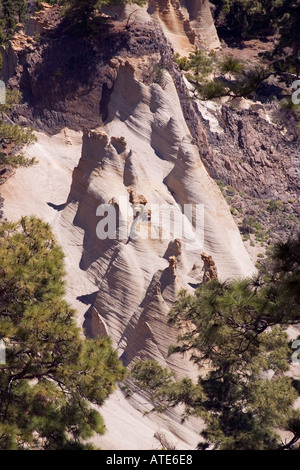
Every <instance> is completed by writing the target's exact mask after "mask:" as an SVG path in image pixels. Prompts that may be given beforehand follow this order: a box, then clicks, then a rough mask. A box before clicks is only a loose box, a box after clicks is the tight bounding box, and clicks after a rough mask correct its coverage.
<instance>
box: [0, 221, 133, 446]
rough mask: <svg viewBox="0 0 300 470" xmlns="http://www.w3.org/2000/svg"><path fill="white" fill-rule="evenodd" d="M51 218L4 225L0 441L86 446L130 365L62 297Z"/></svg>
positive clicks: (0, 232)
mask: <svg viewBox="0 0 300 470" xmlns="http://www.w3.org/2000/svg"><path fill="white" fill-rule="evenodd" d="M63 258H64V256H63V253H62V250H61V249H60V247H59V246H58V245H57V243H56V241H55V239H54V237H53V234H52V233H51V230H50V227H49V225H48V224H45V223H44V222H42V221H40V220H38V219H36V218H34V217H31V218H29V219H28V218H22V219H21V221H20V222H19V223H15V224H13V223H2V224H1V225H0V292H1V296H0V339H3V340H4V342H5V344H6V349H7V352H6V356H7V360H6V364H4V365H0V395H1V402H0V423H1V424H0V448H1V450H3V449H28V448H29V449H51V450H55V449H69V450H72V449H74V450H77V449H85V448H89V447H90V446H89V445H85V444H83V442H82V441H83V440H85V439H88V438H90V437H91V436H92V435H93V433H94V432H97V433H103V432H104V430H105V426H104V423H103V420H102V418H101V416H100V415H99V414H98V412H97V411H95V410H94V409H93V408H91V406H90V405H89V402H91V403H93V404H97V405H102V404H103V402H104V400H105V399H106V398H107V397H108V396H109V394H110V393H112V391H113V390H114V388H115V382H116V380H121V379H123V378H124V375H125V369H124V368H123V366H122V365H121V363H120V362H119V360H118V357H117V354H116V352H115V351H113V349H112V347H111V342H110V340H109V339H108V338H99V339H97V340H84V339H82V337H81V335H80V331H79V329H78V327H77V326H76V324H75V321H74V311H73V310H72V309H71V308H70V307H69V305H68V304H67V302H66V301H65V300H64V299H63V296H64V293H65V291H64V280H63V277H64V261H63Z"/></svg>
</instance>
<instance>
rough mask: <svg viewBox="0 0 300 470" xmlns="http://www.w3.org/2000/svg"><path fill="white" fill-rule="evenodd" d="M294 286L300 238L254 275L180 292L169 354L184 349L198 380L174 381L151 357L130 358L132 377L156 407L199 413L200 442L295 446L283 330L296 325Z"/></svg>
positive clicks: (298, 301)
mask: <svg viewBox="0 0 300 470" xmlns="http://www.w3.org/2000/svg"><path fill="white" fill-rule="evenodd" d="M299 287H300V236H299V237H298V238H297V239H295V240H290V241H289V242H287V243H284V244H281V245H278V246H277V247H276V249H275V253H274V256H273V258H272V259H271V260H269V261H268V262H267V263H266V265H265V266H264V268H263V269H262V272H261V273H260V274H259V276H258V277H257V278H256V279H253V280H250V279H248V280H242V281H233V282H227V283H220V282H218V281H216V280H212V281H210V282H209V283H206V284H203V285H201V286H200V287H199V288H197V289H196V290H195V294H194V295H190V294H187V292H185V291H182V292H181V293H180V296H179V299H178V301H177V302H176V303H175V304H174V306H173V309H172V310H171V312H170V322H171V323H173V324H174V325H176V326H177V327H178V329H179V331H180V332H181V333H180V336H179V337H178V344H177V345H176V346H173V347H171V348H170V353H176V352H186V351H189V352H190V353H191V355H192V356H191V358H192V360H193V361H194V362H195V363H196V364H197V365H198V366H199V368H200V369H201V370H202V371H203V370H204V367H205V366H206V368H207V367H208V369H209V372H207V373H206V375H204V376H203V373H202V374H201V376H200V377H199V379H198V383H197V384H193V383H192V382H191V381H189V380H188V379H183V380H181V381H180V382H176V380H175V379H174V378H172V376H171V374H170V372H168V371H167V370H165V369H163V368H162V367H161V366H159V365H157V364H153V361H146V362H138V363H136V364H135V366H134V368H133V377H134V378H135V379H136V380H137V381H138V383H139V384H140V386H141V387H142V388H144V389H146V390H150V391H151V392H152V398H153V399H154V400H158V401H159V407H158V409H160V410H161V409H162V405H164V407H165V408H168V407H169V406H173V405H175V404H177V403H179V402H181V403H184V404H185V406H186V413H187V414H188V415H189V414H194V415H196V416H200V417H202V418H203V419H204V421H205V423H206V428H205V430H204V431H203V432H202V433H201V435H202V438H203V439H204V441H203V442H202V443H201V444H200V445H199V448H202V449H205V448H207V447H209V446H212V447H213V448H215V449H225V450H228V449H234V450H246V449H248V450H267V449H269V450H271V449H279V448H291V447H292V446H294V447H295V445H297V443H298V441H299V439H300V433H299V429H300V415H299V412H296V411H294V410H293V403H294V401H295V399H296V398H297V396H298V393H297V391H298V390H299V389H300V388H299V381H296V380H292V379H291V378H290V377H287V376H286V375H285V374H284V373H285V372H286V371H288V370H289V363H290V360H291V355H292V350H291V348H290V345H289V341H288V336H287V333H286V329H287V327H288V326H289V325H295V324H299V323H300V298H299ZM165 377H167V378H168V380H167V381H164V378H165ZM164 382H165V383H164ZM183 391H184V393H183ZM278 428H285V429H288V430H289V431H290V432H292V434H293V437H292V439H291V440H290V442H288V443H287V444H284V445H283V444H280V438H279V436H278V435H277V434H276V432H275V429H278Z"/></svg>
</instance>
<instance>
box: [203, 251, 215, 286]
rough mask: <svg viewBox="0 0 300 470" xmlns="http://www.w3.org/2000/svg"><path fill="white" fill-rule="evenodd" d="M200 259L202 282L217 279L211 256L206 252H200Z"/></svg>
mask: <svg viewBox="0 0 300 470" xmlns="http://www.w3.org/2000/svg"><path fill="white" fill-rule="evenodd" d="M201 259H202V261H203V263H204V266H203V270H204V274H203V283H206V282H209V281H211V280H212V279H216V280H217V279H218V271H217V267H216V264H215V262H214V260H213V259H212V257H211V256H210V255H208V254H207V253H201Z"/></svg>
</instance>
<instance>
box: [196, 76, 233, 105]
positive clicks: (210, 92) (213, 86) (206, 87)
mask: <svg viewBox="0 0 300 470" xmlns="http://www.w3.org/2000/svg"><path fill="white" fill-rule="evenodd" d="M200 92H201V97H202V98H203V99H204V100H212V99H214V98H219V97H220V96H224V95H226V94H227V90H226V87H225V85H224V83H223V82H221V81H219V80H214V81H211V82H205V83H203V84H202V85H201V87H200Z"/></svg>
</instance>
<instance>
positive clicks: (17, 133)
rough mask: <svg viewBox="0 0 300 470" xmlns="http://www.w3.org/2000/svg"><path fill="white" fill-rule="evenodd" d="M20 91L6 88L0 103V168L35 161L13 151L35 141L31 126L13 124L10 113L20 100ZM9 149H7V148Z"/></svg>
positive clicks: (23, 164) (29, 163) (24, 164)
mask: <svg viewBox="0 0 300 470" xmlns="http://www.w3.org/2000/svg"><path fill="white" fill-rule="evenodd" d="M21 97H22V95H21V93H20V92H19V91H18V90H15V89H12V90H11V89H7V90H6V102H5V104H0V114H1V117H2V119H1V120H0V168H1V167H3V166H4V165H11V166H13V167H18V166H30V165H33V164H34V163H36V161H35V159H29V160H27V159H25V158H24V157H23V156H21V155H15V152H16V150H17V149H19V148H20V147H23V146H24V145H26V144H28V145H30V144H32V143H34V142H35V141H36V137H35V135H34V132H33V128H31V127H29V128H24V127H21V126H19V125H18V124H13V122H12V121H11V119H10V115H11V112H12V110H13V109H14V107H15V106H16V105H17V104H18V103H19V102H20V100H21ZM7 149H9V150H7Z"/></svg>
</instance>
